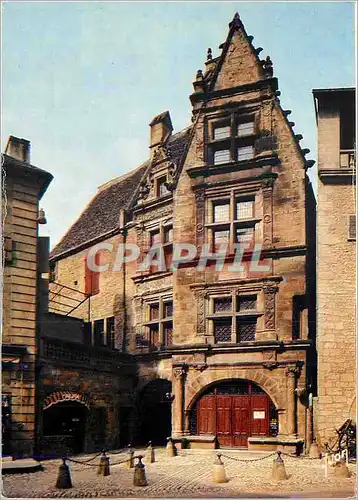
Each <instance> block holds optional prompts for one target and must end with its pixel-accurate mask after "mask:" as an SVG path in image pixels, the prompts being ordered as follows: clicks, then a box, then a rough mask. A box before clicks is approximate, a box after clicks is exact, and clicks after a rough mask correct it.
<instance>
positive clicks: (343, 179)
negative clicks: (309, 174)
mask: <svg viewBox="0 0 358 500" xmlns="http://www.w3.org/2000/svg"><path fill="white" fill-rule="evenodd" d="M318 177H319V178H320V180H321V181H322V182H323V183H324V184H352V183H353V182H355V178H356V175H355V173H354V172H353V169H352V168H320V169H319V171H318Z"/></svg>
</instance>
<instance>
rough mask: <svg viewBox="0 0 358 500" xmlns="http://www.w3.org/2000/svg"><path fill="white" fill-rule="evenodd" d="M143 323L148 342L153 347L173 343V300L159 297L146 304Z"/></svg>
mask: <svg viewBox="0 0 358 500" xmlns="http://www.w3.org/2000/svg"><path fill="white" fill-rule="evenodd" d="M146 314H147V322H146V323H145V330H146V337H147V341H148V344H149V345H150V346H151V347H152V348H154V349H164V348H165V347H168V346H170V345H172V343H173V301H172V299H167V298H162V297H161V298H159V299H158V301H156V302H151V303H150V304H148V306H147V312H146Z"/></svg>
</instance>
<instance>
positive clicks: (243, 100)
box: [50, 14, 315, 450]
mask: <svg viewBox="0 0 358 500" xmlns="http://www.w3.org/2000/svg"><path fill="white" fill-rule="evenodd" d="M252 38H253V37H252V36H248V35H247V34H246V32H245V29H244V26H243V24H242V22H241V20H240V18H239V16H238V15H237V14H236V15H235V17H234V19H233V21H232V22H231V23H230V25H229V33H228V36H227V39H226V41H225V42H224V43H223V44H222V45H221V47H220V48H221V49H222V51H221V54H220V55H219V56H218V57H213V55H212V52H211V50H210V49H209V50H208V56H207V61H206V70H205V71H204V72H202V71H198V73H197V76H196V79H195V81H194V83H193V85H194V93H193V94H192V95H191V96H190V99H191V103H192V106H193V109H192V125H191V126H189V127H188V128H187V129H185V130H183V131H181V132H179V133H177V134H174V135H173V134H172V131H173V127H172V123H171V119H170V115H169V113H168V112H164V113H162V114H160V115H158V116H157V117H155V118H154V119H153V120H152V122H151V123H150V129H151V138H150V159H149V160H148V161H147V162H145V163H144V164H143V165H141V166H140V167H138V168H137V169H136V170H135V171H133V172H130V173H128V174H126V175H125V176H123V177H121V178H119V179H114V180H113V181H111V182H109V183H107V184H105V185H103V186H101V187H100V188H99V190H98V193H97V194H96V195H95V197H94V198H93V199H92V201H91V202H90V203H89V204H88V205H87V207H86V208H85V210H84V212H83V213H82V214H81V216H80V217H79V219H78V220H77V221H76V222H75V224H74V225H73V226H72V227H71V228H70V229H69V231H68V232H67V233H66V235H65V236H64V237H63V239H62V240H61V241H60V242H59V244H58V245H57V246H56V247H55V248H54V249H53V251H52V253H51V273H52V283H51V284H50V311H53V312H56V313H57V314H61V313H62V314H68V315H70V316H71V317H77V318H80V319H82V320H83V321H85V322H86V323H87V327H86V328H87V330H86V331H87V332H88V334H87V339H88V340H87V341H88V343H89V344H90V343H92V344H94V345H95V346H103V345H105V346H107V348H108V347H109V348H114V349H118V350H120V351H124V352H127V353H130V354H132V356H133V358H132V359H133V360H134V362H135V366H138V372H137V383H136V385H135V387H133V394H132V407H130V406H128V416H129V417H130V421H131V423H132V428H131V430H130V436H131V439H132V440H133V441H132V442H137V443H142V444H144V443H145V442H147V441H148V440H149V439H151V440H152V441H154V442H155V443H158V444H159V443H162V442H163V441H165V438H166V437H167V436H168V435H172V436H173V437H174V438H175V439H176V440H177V441H180V440H182V439H183V438H185V439H186V441H187V442H189V443H190V446H215V445H219V446H238V447H249V448H266V449H275V448H276V447H277V445H280V446H283V447H284V449H287V450H296V449H298V450H299V449H301V448H302V447H303V445H304V444H305V442H306V441H308V442H309V441H310V439H311V436H309V432H310V423H309V412H308V408H307V407H308V397H307V396H308V393H309V392H310V391H311V390H312V388H311V384H312V382H313V380H314V377H312V372H314V370H315V366H314V365H313V366H312V361H313V362H314V346H313V344H314V340H315V283H314V275H315V273H314V265H315V201H314V196H313V192H312V188H311V185H310V182H309V180H308V177H307V173H306V171H307V168H308V167H310V166H311V165H312V163H313V162H312V161H307V160H306V159H305V154H306V153H307V152H308V151H305V150H302V149H301V148H300V145H299V141H300V139H302V136H300V135H295V133H294V131H293V125H294V124H293V123H292V122H290V121H288V118H287V116H288V115H289V113H290V112H289V111H284V110H282V108H281V106H280V101H279V98H278V96H279V92H278V82H277V79H276V78H275V77H273V65H272V61H271V60H270V58H269V57H267V58H266V59H265V60H260V59H259V57H258V54H259V53H260V51H261V50H262V49H255V48H254V46H253V45H252ZM99 242H101V243H102V244H103V243H104V242H105V243H107V244H113V246H114V252H113V253H112V254H110V253H109V252H106V251H103V250H102V251H101V253H98V254H97V255H99V258H97V263H100V264H103V263H105V262H106V261H112V262H111V264H113V259H114V256H115V253H116V250H117V248H118V246H119V244H121V243H125V244H136V245H138V246H139V247H140V249H141V257H143V256H145V255H148V251H149V249H150V248H151V247H153V246H155V245H156V246H158V245H162V248H163V250H164V254H165V261H166V264H167V268H166V270H160V269H158V268H157V267H155V266H154V265H152V267H151V269H150V271H143V270H141V269H140V268H139V263H138V262H136V261H133V262H128V263H127V264H126V265H125V266H124V267H122V268H121V270H120V271H114V270H113V269H112V267H111V266H110V268H109V269H108V270H107V271H105V272H102V273H97V272H94V271H91V270H90V269H89V268H88V262H87V255H88V251H89V250H90V249H91V248H93V246H94V245H96V244H97V243H99ZM177 243H183V244H188V243H190V244H194V245H195V246H196V248H197V249H198V250H199V251H200V250H201V249H202V248H203V245H204V243H208V244H209V245H210V250H211V251H212V252H215V251H216V250H217V249H218V246H219V244H220V243H224V244H225V243H228V244H229V249H230V251H229V254H228V255H227V256H226V258H225V259H224V262H223V269H222V270H221V271H217V270H216V269H215V263H213V261H212V259H211V261H210V259H209V262H208V263H207V265H206V266H205V269H204V270H198V269H197V264H198V259H196V261H195V262H191V263H187V264H186V265H185V266H181V267H180V268H179V269H178V270H177V271H172V270H170V268H169V265H168V264H169V263H170V261H171V258H172V252H173V245H175V244H177ZM234 244H237V245H239V246H240V245H241V247H242V248H244V245H245V248H246V250H245V253H244V257H245V262H244V265H243V268H242V269H240V270H236V271H235V272H232V271H230V270H229V269H228V268H229V267H231V265H232V263H233V249H234ZM254 244H261V245H262V247H263V251H262V254H261V261H260V264H261V265H262V263H263V261H264V262H265V263H266V264H267V265H268V269H267V270H263V269H262V267H261V269H260V270H259V271H257V270H253V269H252V268H250V266H249V265H248V263H249V260H250V258H251V256H252V253H253V247H254ZM149 255H150V251H149ZM64 286H66V287H67V289H66V290H67V292H66V298H63V299H62V300H61V301H56V297H57V296H58V293H59V291H60V290H63V287H64ZM79 296H85V297H87V298H88V300H86V301H84V302H83V303H81V300H80V299H79V298H77V299H76V297H79ZM71 299H74V300H77V302H75V301H74V302H71ZM56 302H60V304H58V303H57V304H56ZM74 304H75V307H74Z"/></svg>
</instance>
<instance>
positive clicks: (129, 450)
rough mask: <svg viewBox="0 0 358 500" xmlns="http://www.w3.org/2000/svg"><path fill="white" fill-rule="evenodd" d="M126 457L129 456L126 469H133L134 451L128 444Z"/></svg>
mask: <svg viewBox="0 0 358 500" xmlns="http://www.w3.org/2000/svg"><path fill="white" fill-rule="evenodd" d="M128 455H129V459H128V462H127V467H128V469H133V467H134V451H133V450H132V448H131V445H130V444H129V445H128Z"/></svg>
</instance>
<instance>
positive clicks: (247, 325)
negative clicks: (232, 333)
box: [236, 318, 257, 342]
mask: <svg viewBox="0 0 358 500" xmlns="http://www.w3.org/2000/svg"><path fill="white" fill-rule="evenodd" d="M256 323H257V319H256V318H237V326H236V332H237V335H238V341H239V342H245V341H246V342H247V341H250V340H251V341H252V340H255V335H256Z"/></svg>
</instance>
